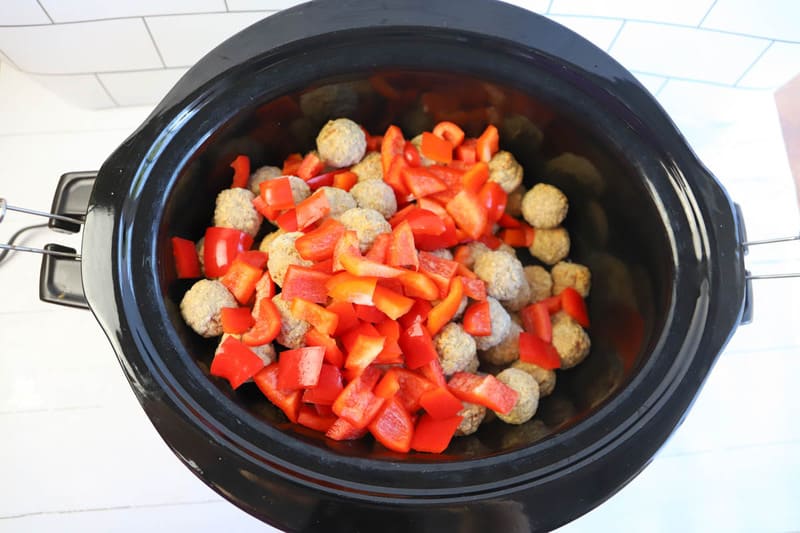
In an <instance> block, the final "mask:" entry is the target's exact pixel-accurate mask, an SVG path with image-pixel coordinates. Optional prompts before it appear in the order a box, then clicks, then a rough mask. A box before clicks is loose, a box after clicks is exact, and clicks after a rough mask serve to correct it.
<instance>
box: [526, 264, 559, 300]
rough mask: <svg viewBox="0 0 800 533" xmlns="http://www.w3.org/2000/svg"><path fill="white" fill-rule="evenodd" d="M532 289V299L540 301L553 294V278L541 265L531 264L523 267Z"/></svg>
mask: <svg viewBox="0 0 800 533" xmlns="http://www.w3.org/2000/svg"><path fill="white" fill-rule="evenodd" d="M522 271H523V272H524V273H525V279H527V280H528V286H529V287H530V289H531V301H532V302H538V301H540V300H544V299H545V298H549V297H550V296H552V294H553V278H552V277H550V273H549V272H548V271H547V270H545V269H544V268H543V267H540V266H539V265H529V266H526V267H525V268H523V269H522Z"/></svg>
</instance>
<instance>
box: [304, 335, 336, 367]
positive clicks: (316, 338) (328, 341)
mask: <svg viewBox="0 0 800 533" xmlns="http://www.w3.org/2000/svg"><path fill="white" fill-rule="evenodd" d="M304 340H305V343H306V346H322V347H323V348H325V360H326V361H327V362H328V363H330V364H331V365H333V366H335V367H337V368H340V367H342V365H344V354H343V353H342V350H341V349H340V348H339V345H338V344H336V339H334V338H333V337H331V336H329V335H326V334H324V333H322V332H321V331H319V330H318V329H316V328H311V329H309V330H308V331H307V332H306V335H305V338H304Z"/></svg>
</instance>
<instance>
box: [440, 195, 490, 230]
mask: <svg viewBox="0 0 800 533" xmlns="http://www.w3.org/2000/svg"><path fill="white" fill-rule="evenodd" d="M445 209H447V212H448V213H449V214H450V216H452V217H453V220H454V221H455V223H456V224H457V225H458V227H460V228H461V229H462V230H464V231H465V232H466V234H467V235H468V236H469V237H471V238H473V239H478V238H479V237H480V236H481V235H482V234H483V232H484V230H485V229H486V224H487V222H488V212H487V211H486V206H485V205H484V204H483V203H482V202H481V200H480V198H479V197H478V195H477V194H475V193H474V192H470V191H466V190H464V191H461V192H459V193H458V194H457V195H456V196H455V198H453V199H452V200H450V201H449V202H448V203H447V205H446V206H445Z"/></svg>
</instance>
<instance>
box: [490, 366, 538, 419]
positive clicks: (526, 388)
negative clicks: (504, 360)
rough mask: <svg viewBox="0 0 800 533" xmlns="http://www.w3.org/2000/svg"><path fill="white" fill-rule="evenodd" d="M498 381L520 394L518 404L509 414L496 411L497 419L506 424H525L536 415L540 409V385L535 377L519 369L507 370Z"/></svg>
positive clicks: (500, 374)
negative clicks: (538, 408) (537, 409)
mask: <svg viewBox="0 0 800 533" xmlns="http://www.w3.org/2000/svg"><path fill="white" fill-rule="evenodd" d="M497 379H498V380H499V381H501V382H503V383H505V384H506V385H508V386H509V387H511V388H512V389H514V390H515V391H517V394H519V397H518V398H517V403H516V404H514V408H513V409H511V411H509V413H508V414H505V415H504V414H502V413H498V412H496V411H495V414H496V415H497V418H499V419H500V420H502V421H503V422H505V423H506V424H517V425H518V424H524V423H525V422H527V421H528V420H530V419H531V418H533V415H535V414H536V408H537V407H539V384H538V383H536V380H535V379H533V376H531V375H530V374H528V373H527V372H523V371H522V370H519V369H517V368H506V369H505V370H503V371H502V372H500V373H499V374H497Z"/></svg>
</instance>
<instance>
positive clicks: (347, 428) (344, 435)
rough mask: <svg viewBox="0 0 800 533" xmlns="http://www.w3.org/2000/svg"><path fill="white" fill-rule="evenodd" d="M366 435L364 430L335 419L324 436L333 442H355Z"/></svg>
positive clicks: (345, 421) (340, 419) (341, 419)
mask: <svg viewBox="0 0 800 533" xmlns="http://www.w3.org/2000/svg"><path fill="white" fill-rule="evenodd" d="M366 434H367V430H366V428H357V427H355V426H354V425H353V424H351V423H350V422H348V421H347V420H345V419H344V418H337V419H336V422H334V423H333V425H332V426H331V427H330V428H328V431H326V432H325V436H326V437H328V438H329V439H333V440H356V439H360V438H361V437H363V436H364V435H366Z"/></svg>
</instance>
